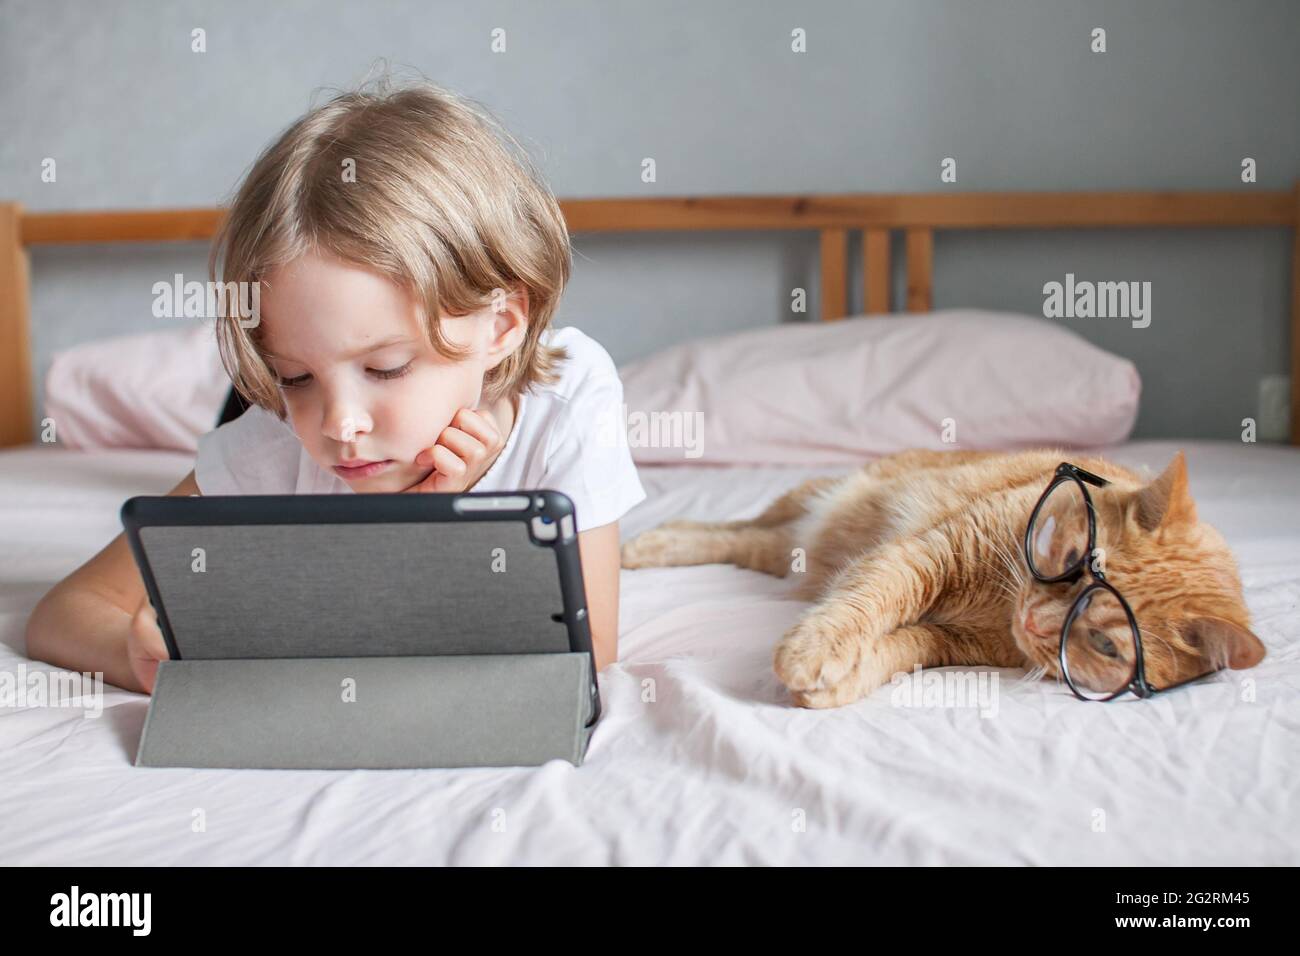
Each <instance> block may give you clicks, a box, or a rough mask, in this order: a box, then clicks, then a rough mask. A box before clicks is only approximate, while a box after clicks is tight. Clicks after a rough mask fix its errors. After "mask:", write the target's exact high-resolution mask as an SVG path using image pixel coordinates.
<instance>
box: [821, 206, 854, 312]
mask: <svg viewBox="0 0 1300 956" xmlns="http://www.w3.org/2000/svg"><path fill="white" fill-rule="evenodd" d="M820 256H821V274H822V276H821V302H822V308H821V315H822V321H825V322H829V321H833V320H835V319H842V318H844V317H845V316H846V315H848V314H849V302H848V292H849V275H848V267H849V231H848V230H847V229H823V230H822V231H821V251H820Z"/></svg>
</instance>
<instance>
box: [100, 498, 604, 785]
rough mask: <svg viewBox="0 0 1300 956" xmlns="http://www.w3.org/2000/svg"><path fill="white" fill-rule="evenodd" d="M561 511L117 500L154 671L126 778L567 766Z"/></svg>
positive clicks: (585, 679) (553, 504)
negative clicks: (156, 636) (233, 771)
mask: <svg viewBox="0 0 1300 956" xmlns="http://www.w3.org/2000/svg"><path fill="white" fill-rule="evenodd" d="M572 508H573V505H572V502H571V501H569V499H568V498H567V497H565V496H564V495H561V494H559V493H557V492H552V491H540V492H531V491H529V492H520V493H517V494H514V495H499V494H498V495H493V494H488V493H478V494H476V493H470V494H466V495H418V496H417V495H355V496H352V495H347V496H343V495H294V496H240V497H228V498H215V497H208V498H199V497H193V498H181V497H168V498H133V499H131V500H130V501H128V502H127V504H126V505H125V506H124V507H123V523H124V525H126V527H127V530H128V533H129V534H128V537H129V538H130V540H131V544H132V549H133V551H134V552H135V554H136V559H137V562H138V563H139V565H140V567H141V571H142V574H143V575H144V577H145V583H146V587H147V589H148V590H149V594H150V599H151V601H152V602H153V604H154V607H155V608H156V609H158V617H159V625H160V627H161V628H162V630H163V632H164V637H165V638H166V639H167V641H168V645H169V650H170V652H171V656H172V659H171V660H169V661H165V662H163V663H162V664H161V665H160V666H159V670H158V677H157V681H156V684H155V688H154V693H153V699H152V701H151V702H150V706H149V713H148V717H147V718H146V721H145V727H144V732H143V734H142V735H141V738H140V746H139V749H138V751H137V754H136V764H137V766H152V767H249V768H252V767H258V768H296V769H344V768H349V769H351V768H412V767H470V766H525V765H536V764H541V763H544V762H545V761H548V760H552V759H557V758H558V759H563V760H568V761H570V762H571V763H573V764H575V765H580V764H581V763H582V758H583V756H584V754H585V753H586V748H587V742H588V740H589V738H590V734H591V731H592V729H593V726H594V724H595V721H596V719H597V718H598V716H599V707H600V702H599V696H598V693H597V688H596V681H595V671H594V667H593V665H592V656H591V653H590V646H591V645H590V632H589V628H588V626H587V620H586V617H587V612H586V607H585V594H584V592H583V590H582V579H581V566H580V563H579V562H578V554H577V536H576V534H575V533H574V522H573V518H572Z"/></svg>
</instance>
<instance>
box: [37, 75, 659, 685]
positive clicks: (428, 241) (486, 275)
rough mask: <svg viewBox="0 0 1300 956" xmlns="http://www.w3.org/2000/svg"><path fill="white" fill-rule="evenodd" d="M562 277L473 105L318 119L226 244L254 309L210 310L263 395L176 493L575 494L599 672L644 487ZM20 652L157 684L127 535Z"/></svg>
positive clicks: (522, 171) (232, 367)
mask: <svg viewBox="0 0 1300 956" xmlns="http://www.w3.org/2000/svg"><path fill="white" fill-rule="evenodd" d="M512 147H513V148H512ZM569 268H570V250H569V239H568V233H567V231H566V228H565V224H564V220H563V218H562V216H561V214H560V209H559V206H558V204H557V203H556V201H555V198H554V197H553V196H552V195H551V193H550V191H549V190H548V189H547V188H546V187H545V186H544V185H542V183H541V181H540V179H539V177H538V176H537V174H536V173H535V172H534V171H533V169H532V167H531V164H529V162H528V160H527V158H526V155H525V154H523V152H522V150H520V149H519V148H518V144H517V143H515V141H514V140H513V139H512V138H511V137H510V136H509V134H508V133H506V132H505V131H504V130H502V129H501V128H500V127H499V126H498V125H497V124H496V123H495V122H494V121H493V120H492V119H491V118H490V117H489V116H488V115H487V114H485V113H483V112H482V111H480V110H478V109H476V108H475V107H473V106H471V105H470V104H469V103H468V102H467V101H465V100H463V99H461V98H460V97H457V96H455V95H453V94H451V93H448V92H446V91H444V90H441V89H438V88H436V87H432V86H428V85H415V86H409V87H406V88H403V89H398V90H396V91H391V90H387V89H382V90H380V91H378V92H375V93H370V92H354V93H348V94H344V95H342V96H339V97H337V98H336V99H334V100H333V101H331V102H330V103H327V104H326V105H324V106H322V107H320V108H318V109H315V110H313V111H311V112H310V113H308V114H307V115H306V116H304V117H303V118H302V119H300V120H298V122H296V123H295V124H294V125H293V126H291V127H290V128H289V130H288V131H287V132H285V133H284V134H283V135H282V136H281V137H280V139H279V140H278V141H277V142H275V143H274V144H273V145H272V146H271V147H270V148H269V149H267V150H266V151H265V152H264V153H263V154H262V155H261V156H260V157H259V158H258V160H257V161H256V163H255V164H254V165H253V168H252V169H251V170H250V171H249V173H248V175H247V177H246V179H245V180H244V182H243V184H242V185H241V187H240V188H239V191H238V193H237V195H236V197H235V200H234V202H233V203H232V204H231V207H230V211H229V215H228V216H227V217H226V219H225V221H224V223H223V225H222V227H221V231H220V233H219V234H218V236H217V237H216V240H215V241H214V243H213V247H212V255H211V259H210V270H211V273H212V276H211V277H212V278H213V280H214V281H215V280H217V277H218V272H220V281H222V282H225V283H229V282H249V283H257V286H256V288H257V290H258V295H257V296H256V297H255V298H254V299H253V301H255V302H257V303H258V307H257V309H256V312H255V314H252V315H248V316H241V315H240V313H238V312H235V311H233V307H234V305H235V303H232V308H231V310H229V314H226V315H223V316H220V317H218V319H217V339H218V346H219V349H220V352H221V357H222V362H223V364H224V365H225V367H226V370H227V372H228V373H229V375H230V377H231V380H232V381H233V382H234V384H235V387H236V388H237V389H238V390H239V392H240V394H241V395H242V396H244V398H245V399H246V400H247V401H248V402H250V403H251V407H250V408H249V409H248V410H247V411H246V412H244V414H243V415H242V416H241V417H239V418H238V419H236V420H234V421H231V422H228V423H227V424H225V425H223V426H221V427H220V428H217V429H216V430H214V431H212V432H209V433H208V434H207V435H204V436H203V437H202V438H201V439H200V441H199V447H198V456H197V459H196V461H195V465H194V470H193V471H192V472H191V473H190V474H189V475H187V476H186V477H185V479H184V480H183V481H181V483H180V484H179V485H177V486H176V488H175V489H173V490H172V491H171V492H170V494H173V495H195V494H211V495H228V494H294V493H334V492H338V493H349V492H410V493H422V492H455V491H468V490H471V489H472V490H475V491H506V490H515V489H519V488H541V487H545V488H553V489H556V490H558V491H562V492H564V493H565V494H567V495H568V496H569V497H570V498H572V499H573V502H574V506H575V518H576V524H577V530H578V532H579V535H578V540H579V550H580V553H581V555H582V565H583V576H584V579H585V582H586V590H587V607H588V620H589V621H590V624H591V631H592V641H593V646H594V649H595V656H596V665H597V667H598V668H603V667H604V666H605V665H607V664H609V663H611V662H612V661H614V660H615V659H616V658H617V651H618V575H619V536H618V519H619V518H620V517H621V516H622V515H623V514H625V513H626V512H627V511H628V509H630V508H631V507H632V506H633V505H635V504H637V503H638V502H639V501H641V500H642V499H644V498H645V492H644V491H643V490H642V488H641V484H640V482H639V481H638V479H637V474H636V468H635V466H634V465H633V464H632V460H631V456H630V455H629V453H628V451H627V448H626V446H625V443H618V442H613V441H610V440H609V439H608V435H609V429H608V422H609V421H610V419H607V418H605V416H607V415H617V414H618V413H619V409H620V407H621V403H622V394H623V392H622V385H621V383H620V382H619V379H618V375H617V372H616V370H615V368H614V364H613V362H612V361H611V360H610V357H609V355H608V354H607V353H606V352H605V350H604V349H603V348H601V347H600V345H598V344H597V343H596V342H595V341H593V340H592V339H590V338H588V337H587V336H585V335H583V334H582V333H581V332H579V331H578V330H577V329H574V328H563V329H552V328H550V327H549V326H550V321H551V317H552V315H553V314H554V312H555V308H556V305H557V303H558V301H559V298H560V294H561V292H562V291H563V288H564V285H565V282H566V281H567V280H568V277H569ZM227 301H228V300H227ZM430 317H436V320H431V319H430ZM619 420H621V419H619ZM602 423H603V424H602ZM602 436H604V438H603V439H602ZM27 648H28V653H29V654H30V655H31V656H32V657H34V658H39V659H43V660H47V661H49V662H51V663H54V664H57V665H60V666H64V667H69V668H72V669H74V670H78V671H103V672H104V675H105V679H106V680H108V681H109V682H110V683H114V684H118V685H120V686H122V687H127V688H131V689H135V690H144V691H146V692H151V691H152V689H153V682H154V676H155V673H156V671H157V667H158V662H159V661H160V660H164V659H166V657H167V649H166V646H165V644H164V642H163V640H162V635H161V633H160V632H159V630H158V627H157V622H156V618H155V617H154V614H153V609H152V607H151V606H150V604H149V601H148V597H147V596H146V595H145V592H144V584H143V581H142V580H141V578H140V575H139V572H138V570H137V569H136V567H135V563H134V561H133V559H132V557H131V554H130V550H129V546H128V545H127V543H126V541H125V539H124V537H123V535H118V536H117V537H116V538H115V539H114V540H113V541H112V542H111V543H110V544H109V545H108V546H107V547H105V548H104V550H103V551H101V552H100V553H99V554H97V555H96V556H95V557H93V558H91V559H90V560H89V561H88V562H87V563H86V564H84V565H83V566H82V567H80V568H78V569H77V570H76V571H75V572H73V573H72V574H71V575H70V576H69V577H68V578H66V579H65V580H64V581H61V582H60V583H59V584H58V585H56V586H55V587H54V588H53V589H52V590H51V591H50V592H49V594H47V595H46V596H45V597H44V598H43V599H42V600H41V602H40V604H38V605H37V607H36V610H35V611H34V612H33V614H32V617H31V620H30V621H29V623H28V627H27Z"/></svg>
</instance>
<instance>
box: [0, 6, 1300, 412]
mask: <svg viewBox="0 0 1300 956" xmlns="http://www.w3.org/2000/svg"><path fill="white" fill-rule="evenodd" d="M0 23H2V29H0V121H2V122H3V125H2V126H0V128H2V129H3V130H4V136H3V139H0V196H3V197H12V198H16V199H18V200H20V201H22V202H23V203H25V204H26V205H27V206H28V207H29V208H32V209H40V210H44V209H95V208H109V207H119V208H121V207H161V206H183V205H212V204H216V203H219V202H221V201H223V200H224V199H225V198H226V197H227V196H228V195H229V194H230V192H231V191H232V190H233V188H234V186H235V184H236V182H237V181H238V179H239V177H240V175H241V173H242V172H243V171H244V170H245V168H246V167H247V165H248V164H249V163H250V162H251V160H252V159H253V157H254V155H255V154H256V152H257V151H258V150H259V149H260V148H261V147H262V146H263V145H264V144H265V143H266V142H267V141H268V140H270V139H271V138H272V137H274V136H275V134H276V133H277V132H278V131H279V130H281V129H282V128H283V127H284V126H285V125H286V124H287V123H289V122H290V121H291V120H293V119H294V118H295V117H297V116H298V115H300V114H301V113H302V112H303V111H304V110H306V109H307V108H308V107H309V106H310V105H311V104H312V102H313V94H314V95H315V96H314V101H315V102H319V101H321V100H323V99H324V98H326V96H327V95H328V91H327V90H324V89H322V88H335V87H347V86H350V85H352V84H354V83H356V82H358V81H359V80H360V79H362V78H363V77H364V76H365V74H366V73H367V71H368V69H369V68H370V67H371V65H372V64H373V62H374V61H375V59H376V58H378V57H385V58H387V60H388V61H389V62H390V63H391V64H392V65H393V66H394V67H399V68H401V67H408V68H411V69H414V70H418V71H420V72H422V73H424V74H425V75H427V76H428V77H429V78H430V79H432V80H434V81H436V82H439V83H442V84H444V85H447V86H450V87H452V88H455V89H457V90H459V91H461V92H463V93H466V94H468V95H470V96H473V97H475V98H477V99H479V100H480V101H481V102H483V103H484V104H486V105H487V106H488V107H490V108H491V109H493V110H494V111H495V112H496V113H497V114H498V115H499V116H500V117H501V118H502V120H503V121H504V122H505V123H506V124H507V125H508V126H509V127H510V128H511V129H512V130H513V131H515V133H516V135H518V136H520V138H521V139H522V140H523V141H524V142H525V143H526V144H527V145H528V146H529V148H530V149H531V150H532V151H533V152H534V154H535V155H536V156H537V158H538V160H539V162H540V164H541V166H542V168H543V170H544V172H545V173H546V175H547V176H548V177H549V179H550V182H551V184H552V186H553V188H554V189H555V191H556V193H557V194H559V195H560V196H564V197H594V196H645V195H682V194H730V193H771V192H783V193H826V192H854V191H919V190H927V191H928V190H936V189H941V188H942V189H955V190H991V189H1035V190H1041V189H1071V190H1073V189H1152V188H1170V189H1239V190H1242V191H1246V190H1250V189H1258V190H1265V189H1289V188H1291V186H1292V184H1293V182H1294V181H1295V180H1296V179H1297V178H1300V118H1298V110H1297V105H1296V104H1297V102H1300V56H1297V55H1296V50H1295V43H1296V40H1297V38H1300V4H1295V3H1289V2H1286V0H1276V2H1266V0H1253V2H1233V3H1225V2H1211V0H1145V2H1142V3H1133V2H1131V0H1116V2H1065V0H1054V2H1048V0H1020V2H1017V0H987V2H975V0H942V2H939V0H931V2H920V0H895V2H885V0H877V2H847V0H845V2H823V3H816V4H806V3H797V4H796V3H778V2H743V0H732V2H714V3H705V2H698V0H697V2H689V0H687V2H681V0H645V2H640V3H630V2H628V3H620V4H615V3H608V2H595V0H592V2H576V0H566V2H547V3H543V2H538V0H516V2H497V3H482V4H459V3H440V2H428V0H424V2H389V3H360V2H355V3H343V2H332V3H318V4H311V3H305V2H292V3H268V2H265V0H261V2H255V0H230V2H222V3H219V4H217V3H199V2H172V3H144V2H137V3H100V2H94V0H84V2H71V0H53V2H51V0H0ZM1097 26H1100V27H1104V28H1105V29H1106V31H1107V45H1108V51H1107V52H1106V53H1104V54H1095V53H1091V52H1090V51H1089V48H1088V47H1089V38H1090V31H1091V30H1092V28H1093V27H1097ZM194 27H203V28H205V29H206V31H207V45H208V49H207V52H206V53H203V54H196V53H192V52H190V31H191V30H192V29H193V28H194ZM494 27H503V28H505V29H506V31H507V45H508V49H507V52H506V53H504V54H494V53H492V52H490V50H489V38H490V36H489V35H490V31H491V30H492V29H493V28H494ZM795 27H802V28H804V29H805V30H806V31H807V37H808V52H807V53H804V54H795V53H792V52H791V50H790V31H791V30H792V29H793V28H795ZM47 156H48V157H54V158H55V159H56V160H57V163H58V181H57V183H54V184H47V183H42V182H41V180H40V164H41V161H42V159H43V158H44V157H47ZM646 156H652V157H654V158H655V160H656V162H657V166H658V181H657V182H656V183H654V184H644V183H642V182H641V180H640V161H641V159H642V157H646ZM946 156H952V157H955V158H956V159H957V163H958V167H957V171H958V181H957V183H956V184H955V185H941V184H940V183H939V179H938V174H939V163H940V160H941V159H942V158H943V157H946ZM1244 156H1251V157H1254V158H1255V159H1256V160H1257V161H1258V164H1259V175H1258V178H1259V181H1258V183H1257V184H1256V185H1254V186H1248V185H1243V184H1242V183H1241V182H1240V163H1241V159H1242V157H1244ZM577 249H578V256H577V264H576V273H575V279H574V282H573V284H572V286H571V288H570V291H569V293H568V294H567V296H566V298H565V300H564V303H563V305H562V307H561V309H560V313H559V319H558V321H559V323H560V324H565V325H569V324H572V325H577V326H579V327H581V328H583V329H584V330H585V331H587V332H589V333H590V334H592V335H594V336H595V337H596V338H597V339H599V340H600V341H601V342H602V343H603V344H604V345H605V346H606V348H608V349H609V351H610V352H611V354H613V356H614V358H615V360H616V361H620V362H622V361H626V360H628V359H631V358H634V357H636V356H640V355H644V354H646V353H648V352H651V351H653V350H654V349H656V348H659V347H662V346H663V345H666V344H669V343H672V342H675V341H680V340H682V339H684V338H690V337H696V336H704V335H715V334H720V333H724V332H727V331H729V330H733V329H739V328H746V327H753V326H757V325H765V324H770V323H774V322H777V321H790V320H796V319H799V318H801V317H799V316H792V315H790V312H789V301H790V298H789V297H790V289H791V288H792V287H794V286H805V287H807V288H809V290H810V292H812V293H813V298H812V302H811V303H810V313H811V314H814V315H815V314H816V294H815V293H816V268H815V262H816V247H815V243H814V241H813V240H812V239H811V238H804V237H791V236H779V235H772V234H747V235H724V234H708V235H693V236H684V235H680V236H658V237H648V236H630V235H625V236H604V237H599V238H590V237H580V238H579V240H578V242H577ZM1289 255H1290V243H1289V238H1288V235H1287V234H1286V233H1284V231H1282V230H1251V231H1229V230H1223V231H1197V232H1190V231H1173V230H1170V231H1163V230H1162V231H1141V232H1139V231H1105V232H1076V233H1063V232H1053V233H999V234H993V235H983V234H981V235H972V234H964V235H957V234H952V233H948V234H940V236H939V237H938V239H937V241H936V273H935V303H936V306H937V307H945V306H958V305H970V306H986V307H994V308H1003V309H1011V310H1016V311H1021V312H1028V313H1031V314H1041V309H1042V292H1041V290H1042V286H1043V283H1045V282H1048V281H1051V280H1058V281H1059V280H1063V279H1064V276H1065V273H1067V272H1073V273H1075V275H1076V276H1078V277H1079V278H1080V279H1093V280H1146V281H1150V282H1152V284H1153V293H1152V294H1153V321H1152V323H1151V326H1150V327H1149V328H1146V329H1132V328H1130V327H1129V325H1128V323H1126V322H1122V321H1115V320H1110V321H1106V320H1100V319H1092V320H1082V319H1076V320H1057V321H1065V322H1068V323H1069V324H1070V325H1071V327H1073V328H1075V329H1077V330H1078V331H1079V332H1081V333H1082V334H1083V335H1085V336H1087V337H1088V338H1089V339H1092V340H1093V341H1096V342H1097V343H1099V344H1101V345H1102V346H1104V347H1106V348H1109V349H1112V350H1114V351H1117V352H1120V353H1122V354H1125V355H1128V356H1130V357H1132V358H1133V359H1134V360H1135V361H1136V362H1137V363H1138V366H1139V369H1140V371H1141V373H1142V376H1143V380H1144V386H1145V394H1144V402H1143V409H1142V415H1141V417H1140V419H1139V424H1138V434H1139V435H1140V436H1185V437H1236V436H1237V435H1238V434H1239V432H1240V421H1241V419H1242V418H1243V417H1245V416H1248V415H1255V414H1256V409H1257V398H1258V389H1259V381H1260V379H1261V377H1263V376H1265V375H1270V374H1278V373H1285V372H1286V371H1287V366H1286V359H1285V354H1286V343H1287V326H1286V319H1287V308H1288V296H1289V285H1288V282H1289V279H1288V261H1289ZM203 270H204V250H203V248H201V247H200V246H197V245H185V246H170V247H159V246H150V247H127V246H121V247H115V248H103V247H95V248H91V247H86V248H65V249H57V250H56V249H39V250H37V251H36V252H35V253H34V256H33V273H34V284H35V288H34V294H33V321H34V329H33V337H34V346H35V351H36V356H37V362H38V373H40V372H43V369H44V365H45V363H46V362H47V361H48V356H49V354H50V353H51V352H52V351H53V350H55V349H57V348H62V347H65V346H66V345H68V344H70V343H73V342H77V341H82V340H85V339H88V338H95V337H100V336H106V335H114V334H121V333H123V332H128V331H143V330H146V329H149V328H151V327H157V326H158V325H159V324H160V323H159V320H155V319H153V318H152V317H151V315H150V310H149V306H150V302H151V301H152V293H151V291H150V289H151V286H152V284H153V283H154V281H156V280H158V279H160V278H163V279H165V278H170V276H171V275H172V274H173V273H174V272H177V271H180V272H185V273H187V274H188V273H194V274H196V275H200V274H201V273H202V272H203ZM857 279H858V277H857V276H856V275H855V276H854V280H855V282H856V281H857ZM851 304H852V305H853V306H854V307H855V308H856V307H859V306H860V301H859V300H857V299H856V298H855V300H854V301H853V302H852V303H851ZM172 321H173V322H174V321H175V320H172ZM1045 321H1047V320H1045ZM165 323H166V320H163V324H165Z"/></svg>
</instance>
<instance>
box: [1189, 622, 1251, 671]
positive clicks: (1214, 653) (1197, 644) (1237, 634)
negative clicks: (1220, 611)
mask: <svg viewBox="0 0 1300 956" xmlns="http://www.w3.org/2000/svg"><path fill="white" fill-rule="evenodd" d="M1179 630H1180V631H1181V633H1182V638H1183V640H1184V641H1185V642H1186V643H1187V644H1189V645H1190V646H1191V647H1193V648H1195V649H1196V651H1197V652H1198V653H1199V654H1200V655H1201V656H1202V657H1203V658H1205V659H1206V660H1207V661H1211V662H1212V663H1214V664H1215V665H1216V666H1221V665H1223V664H1226V665H1227V666H1228V667H1231V668H1232V669H1233V670H1242V669H1243V668H1246V667H1254V666H1255V665H1256V664H1258V663H1259V662H1260V661H1262V660H1263V659H1264V644H1263V642H1261V641H1260V639H1259V638H1258V637H1256V636H1255V634H1254V632H1253V631H1251V630H1250V629H1249V628H1246V627H1242V626H1241V625H1240V624H1233V623H1232V622H1231V621H1225V620H1224V619H1223V618H1221V617H1194V618H1191V619H1190V620H1187V621H1183V622H1182V624H1181V625H1180V626H1179Z"/></svg>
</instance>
